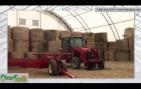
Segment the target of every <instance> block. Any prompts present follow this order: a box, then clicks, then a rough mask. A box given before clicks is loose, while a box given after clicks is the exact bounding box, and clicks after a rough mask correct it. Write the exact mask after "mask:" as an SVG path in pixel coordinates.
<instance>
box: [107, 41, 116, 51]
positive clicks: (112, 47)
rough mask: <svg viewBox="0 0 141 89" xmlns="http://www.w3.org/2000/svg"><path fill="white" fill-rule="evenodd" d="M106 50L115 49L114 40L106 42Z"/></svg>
mask: <svg viewBox="0 0 141 89" xmlns="http://www.w3.org/2000/svg"><path fill="white" fill-rule="evenodd" d="M107 46H108V48H107V49H108V50H116V42H108V43H107Z"/></svg>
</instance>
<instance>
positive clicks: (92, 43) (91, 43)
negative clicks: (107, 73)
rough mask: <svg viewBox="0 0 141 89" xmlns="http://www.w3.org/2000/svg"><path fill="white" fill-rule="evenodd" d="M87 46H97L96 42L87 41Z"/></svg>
mask: <svg viewBox="0 0 141 89" xmlns="http://www.w3.org/2000/svg"><path fill="white" fill-rule="evenodd" d="M85 47H90V48H95V42H87V44H86V45H85Z"/></svg>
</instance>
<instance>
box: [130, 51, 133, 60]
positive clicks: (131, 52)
mask: <svg viewBox="0 0 141 89" xmlns="http://www.w3.org/2000/svg"><path fill="white" fill-rule="evenodd" d="M130 61H132V62H134V50H132V51H130Z"/></svg>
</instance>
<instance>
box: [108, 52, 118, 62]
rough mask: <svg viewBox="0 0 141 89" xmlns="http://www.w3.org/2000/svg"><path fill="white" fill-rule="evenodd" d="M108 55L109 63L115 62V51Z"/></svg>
mask: <svg viewBox="0 0 141 89" xmlns="http://www.w3.org/2000/svg"><path fill="white" fill-rule="evenodd" d="M108 55H109V61H115V60H116V54H115V51H113V50H110V51H109V54H108Z"/></svg>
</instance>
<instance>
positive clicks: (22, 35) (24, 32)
mask: <svg viewBox="0 0 141 89" xmlns="http://www.w3.org/2000/svg"><path fill="white" fill-rule="evenodd" d="M11 30H12V39H14V40H29V28H27V27H19V26H15V27H12V29H11Z"/></svg>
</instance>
